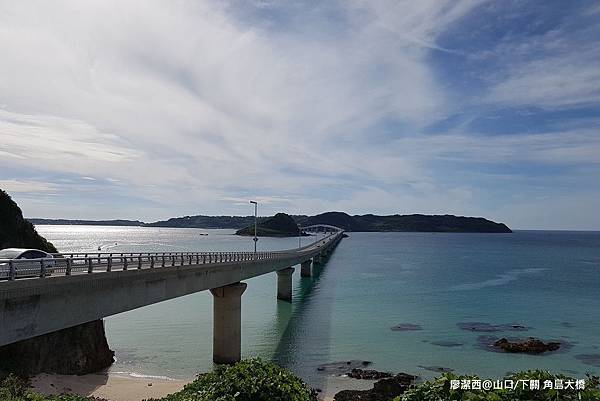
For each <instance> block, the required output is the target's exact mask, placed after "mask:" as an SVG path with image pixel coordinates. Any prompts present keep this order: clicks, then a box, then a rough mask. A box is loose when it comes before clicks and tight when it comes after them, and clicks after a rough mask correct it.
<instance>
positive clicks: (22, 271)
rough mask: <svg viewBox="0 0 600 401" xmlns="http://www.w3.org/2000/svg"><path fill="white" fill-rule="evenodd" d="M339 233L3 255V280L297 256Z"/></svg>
mask: <svg viewBox="0 0 600 401" xmlns="http://www.w3.org/2000/svg"><path fill="white" fill-rule="evenodd" d="M338 236H339V233H333V234H330V235H328V236H327V237H325V238H323V239H321V240H318V241H315V242H313V243H311V244H309V245H306V246H304V247H302V248H297V249H287V250H282V251H266V252H256V253H255V252H142V253H135V252H112V253H111V252H88V253H85V252H73V253H69V252H67V253H57V254H53V256H54V257H53V258H43V259H0V280H16V279H21V278H45V277H48V276H53V275H67V276H69V275H76V274H91V273H99V272H111V271H123V270H133V269H152V268H156V267H174V266H190V265H205V264H218V263H232V262H250V261H260V260H268V259H277V258H283V257H290V256H297V254H298V252H300V253H303V252H310V251H311V250H315V249H318V248H320V247H322V246H325V245H326V244H328V243H330V242H332V241H333V240H335V239H337V237H338Z"/></svg>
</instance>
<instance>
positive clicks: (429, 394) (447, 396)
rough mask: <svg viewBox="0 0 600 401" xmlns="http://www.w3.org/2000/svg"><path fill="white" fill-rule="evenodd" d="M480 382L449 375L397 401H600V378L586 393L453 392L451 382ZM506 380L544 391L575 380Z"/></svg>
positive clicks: (524, 376)
mask: <svg viewBox="0 0 600 401" xmlns="http://www.w3.org/2000/svg"><path fill="white" fill-rule="evenodd" d="M462 379H478V377H477V376H458V375H455V374H451V373H447V374H444V375H442V376H441V377H439V378H437V379H435V380H433V381H428V382H425V383H422V384H419V385H417V386H415V387H414V388H412V389H410V390H408V391H407V392H406V393H404V394H403V395H401V396H399V397H396V398H395V399H394V401H549V400H552V401H571V400H573V401H575V400H578V401H579V400H581V401H592V400H594V401H597V400H600V389H598V380H597V378H592V377H590V378H588V380H586V383H585V390H574V389H573V390H571V389H563V390H555V389H545V390H543V389H540V390H531V389H523V388H522V386H521V385H518V386H516V389H514V390H506V389H498V390H461V389H457V390H451V389H450V382H451V380H462ZM504 379H505V380H513V382H514V383H517V381H518V380H527V381H529V380H539V381H540V388H542V387H543V385H542V383H543V382H544V380H551V381H552V382H554V380H555V379H562V380H563V382H564V381H567V380H575V379H573V378H570V377H567V376H564V375H553V374H551V373H549V372H545V371H541V370H530V371H526V372H520V373H513V374H511V375H508V376H507V377H505V378H504Z"/></svg>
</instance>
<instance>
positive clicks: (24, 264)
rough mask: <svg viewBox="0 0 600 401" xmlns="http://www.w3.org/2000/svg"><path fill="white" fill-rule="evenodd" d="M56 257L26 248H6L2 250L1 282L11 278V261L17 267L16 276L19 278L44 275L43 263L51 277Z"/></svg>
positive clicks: (0, 251)
mask: <svg viewBox="0 0 600 401" xmlns="http://www.w3.org/2000/svg"><path fill="white" fill-rule="evenodd" d="M53 258H54V256H52V254H49V253H48V252H44V251H40V250H39V249H25V248H6V249H2V250H0V280H2V279H8V278H9V276H10V266H9V261H10V260H12V261H13V264H14V266H15V273H16V274H15V276H16V278H19V277H38V276H40V275H41V273H42V263H43V266H44V268H45V269H46V274H47V275H50V274H52V272H53V271H54V264H55V262H54V260H50V259H53Z"/></svg>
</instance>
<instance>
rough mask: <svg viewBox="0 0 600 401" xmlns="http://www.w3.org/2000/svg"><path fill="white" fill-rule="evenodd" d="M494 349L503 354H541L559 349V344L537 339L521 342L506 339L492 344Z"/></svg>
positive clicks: (531, 338) (530, 338)
mask: <svg viewBox="0 0 600 401" xmlns="http://www.w3.org/2000/svg"><path fill="white" fill-rule="evenodd" d="M494 347H497V348H500V349H501V350H503V351H505V352H513V353H526V354H541V353H544V352H547V351H556V350H558V349H559V348H560V343H559V342H552V341H550V342H547V343H545V342H543V341H542V340H539V339H537V338H533V337H529V338H528V339H526V340H521V341H509V340H508V339H506V338H501V339H500V340H498V341H496V342H494Z"/></svg>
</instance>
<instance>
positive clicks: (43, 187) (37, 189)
mask: <svg viewBox="0 0 600 401" xmlns="http://www.w3.org/2000/svg"><path fill="white" fill-rule="evenodd" d="M0 188H2V189H3V190H5V191H7V192H9V193H17V194H19V193H46V195H48V193H50V192H56V191H57V190H58V186H57V185H55V184H52V183H48V182H42V181H31V180H0Z"/></svg>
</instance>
